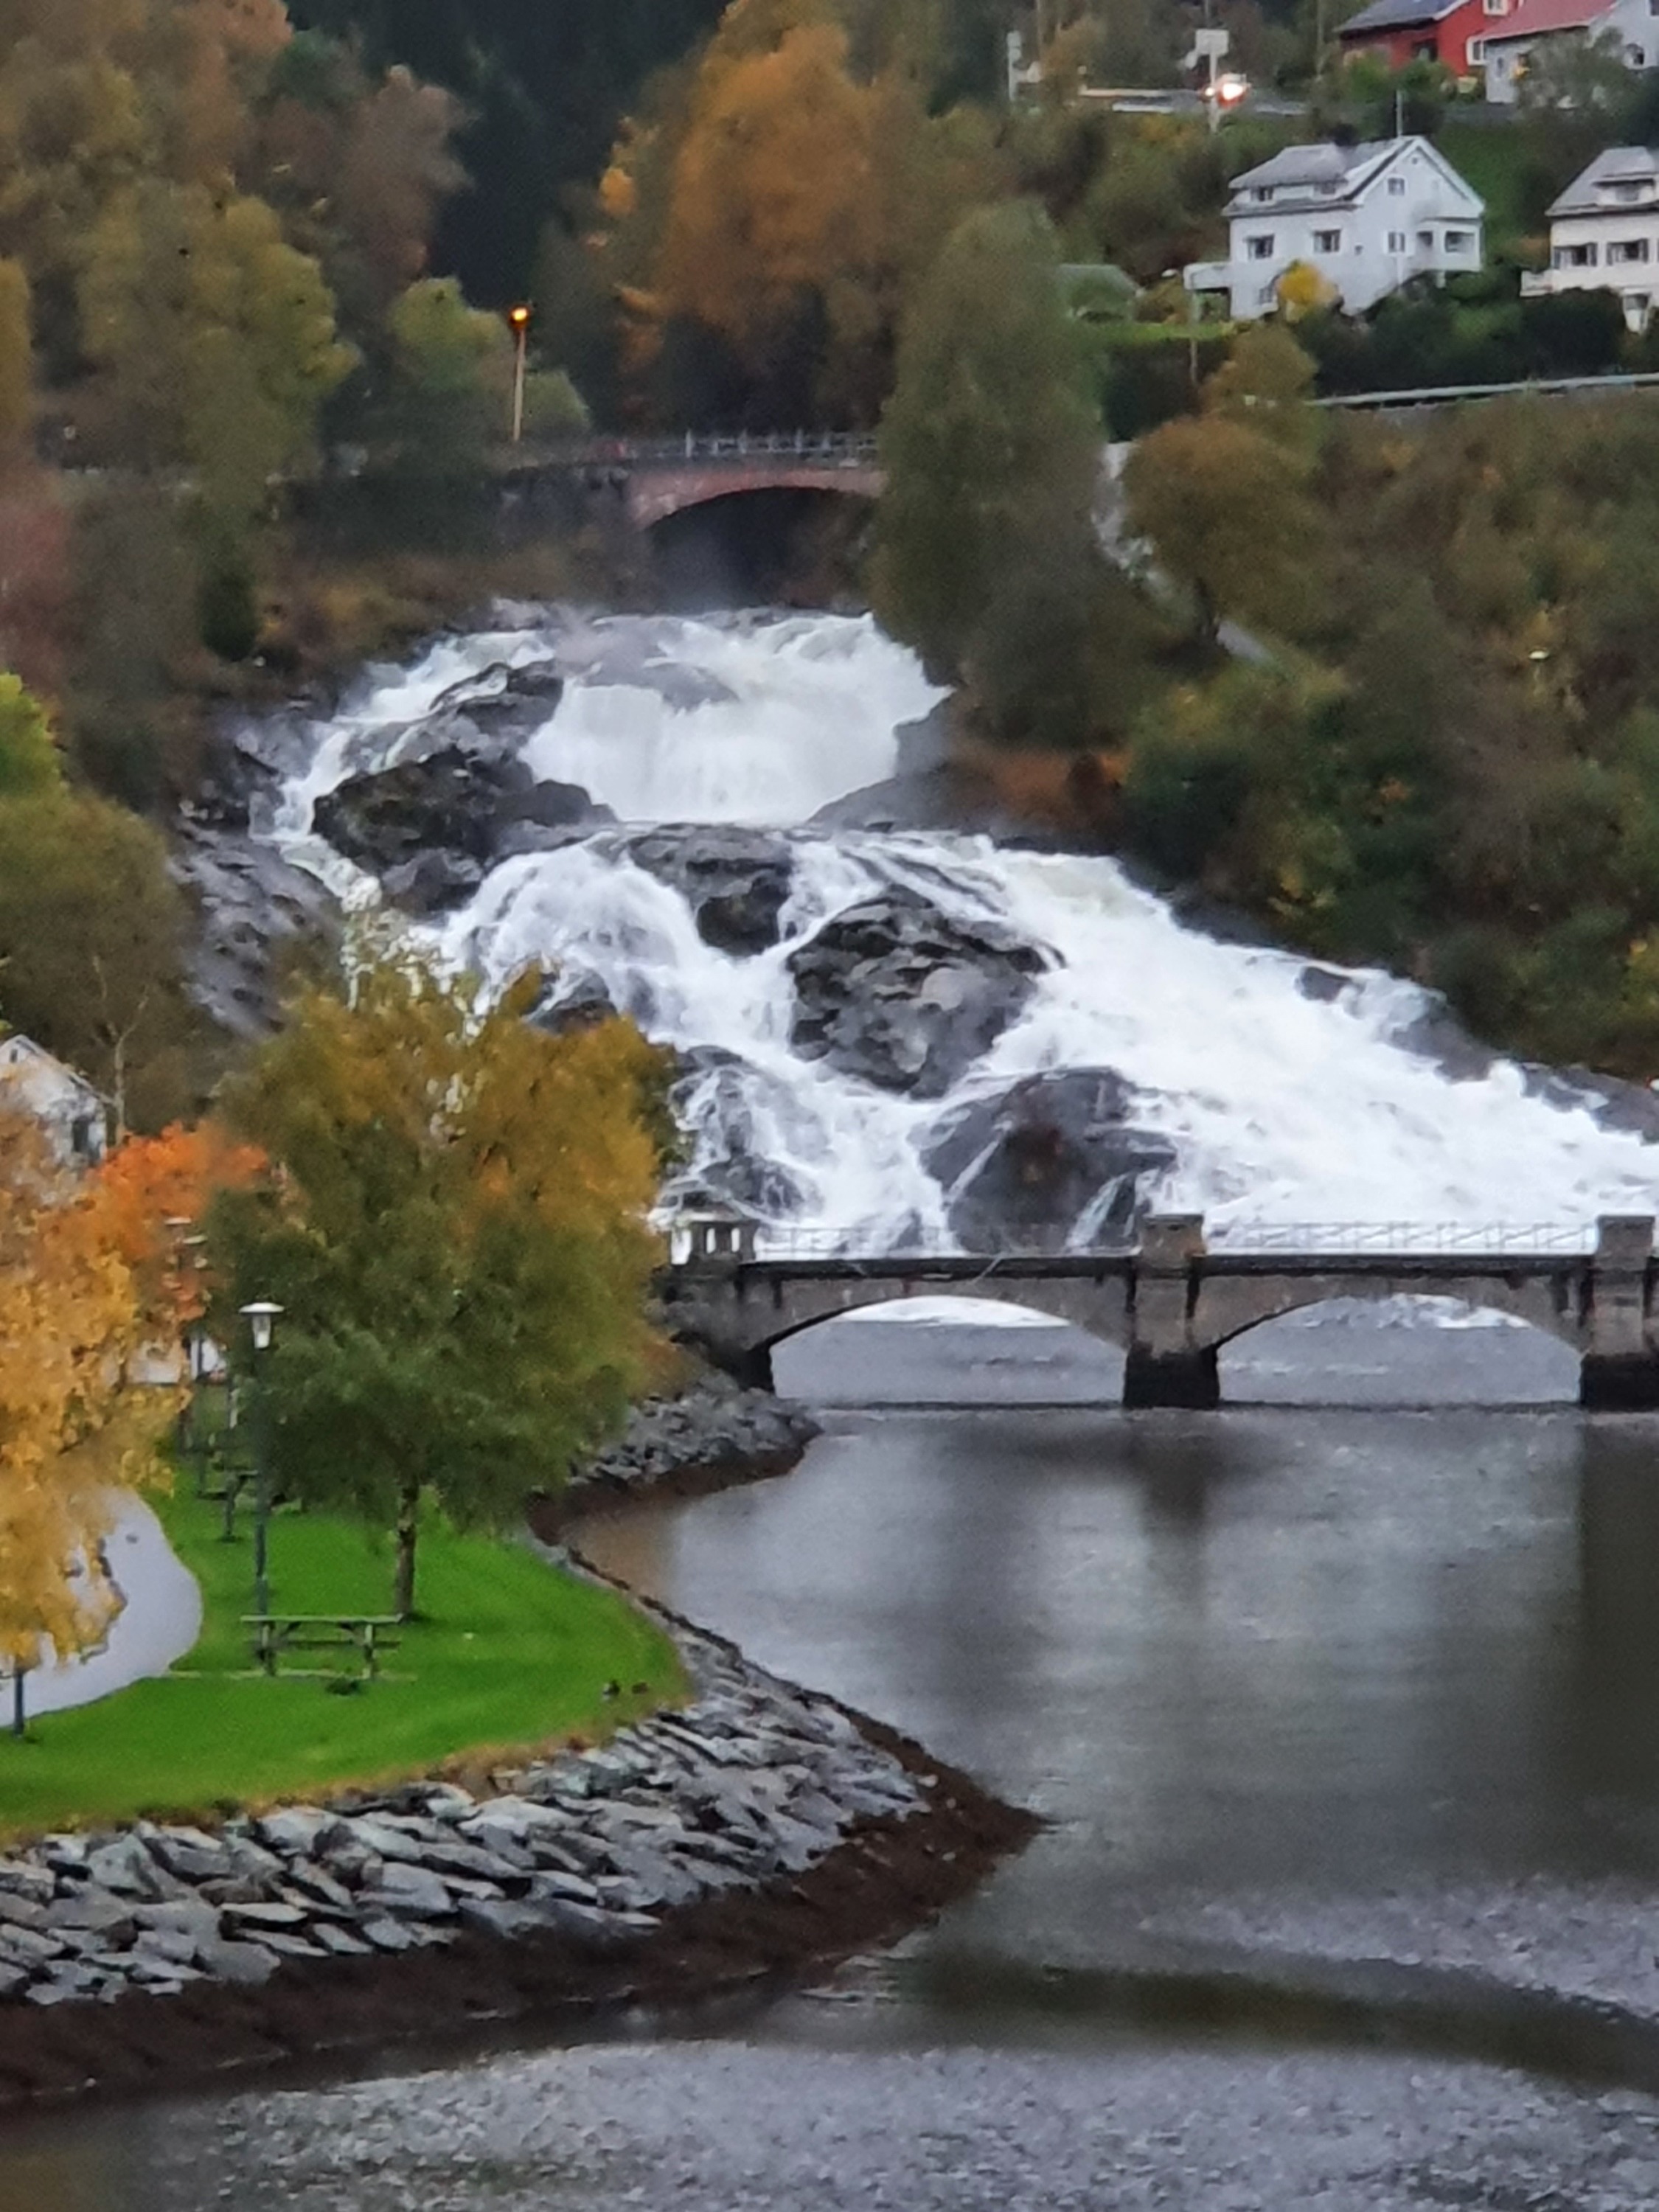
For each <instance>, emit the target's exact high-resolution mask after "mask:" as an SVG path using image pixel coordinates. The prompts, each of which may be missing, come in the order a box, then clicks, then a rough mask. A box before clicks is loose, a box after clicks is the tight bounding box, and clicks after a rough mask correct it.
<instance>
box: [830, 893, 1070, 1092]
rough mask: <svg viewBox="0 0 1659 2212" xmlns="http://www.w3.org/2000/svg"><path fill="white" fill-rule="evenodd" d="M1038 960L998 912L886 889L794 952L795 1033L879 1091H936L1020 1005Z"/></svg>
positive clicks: (957, 1075) (1038, 969) (954, 1078)
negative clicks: (965, 912) (965, 911)
mask: <svg viewBox="0 0 1659 2212" xmlns="http://www.w3.org/2000/svg"><path fill="white" fill-rule="evenodd" d="M1045 964H1046V963H1045V960H1044V957H1043V955H1042V953H1041V952H1040V951H1038V950H1037V948H1036V946H1035V945H1028V944H1027V943H1026V942H1025V940H1024V939H1023V938H1021V937H1019V936H1018V935H1017V934H1016V933H1015V932H1014V931H1012V929H1009V928H1007V927H1005V926H1004V925H1003V924H1002V923H1000V922H996V921H957V920H956V919H955V918H953V917H952V916H951V915H945V914H944V913H942V912H941V911H940V909H939V908H938V907H936V906H934V905H933V903H932V902H931V901H930V900H927V899H925V898H923V897H922V896H921V894H920V893H919V892H916V891H912V890H888V891H884V892H882V893H881V894H880V895H879V896H877V897H874V898H870V899H866V900H864V901H862V902H860V904H859V905H857V906H851V907H848V908H845V909H844V910H843V911H842V913H840V914H838V915H835V916H834V918H833V919H832V920H830V921H826V922H825V923H824V925H823V927H822V928H821V929H820V930H818V931H817V933H816V934H815V935H814V936H812V937H811V938H809V939H807V941H806V942H805V944H804V945H800V946H799V947H798V948H797V949H796V950H795V951H793V952H792V953H791V954H790V956H789V972H790V974H791V975H792V976H793V979H794V985H795V1000H796V1005H795V1015H794V1021H793V1026H792V1028H791V1030H790V1038H791V1042H793V1045H794V1048H795V1049H796V1051H797V1052H799V1053H800V1054H802V1055H803V1056H804V1057H805V1058H806V1059H808V1060H828V1061H829V1064H830V1065H831V1066H833V1067H836V1068H838V1069H839V1070H840V1071H841V1073H842V1074H843V1075H851V1076H855V1077H857V1078H859V1079H860V1080H861V1081H863V1082H866V1083H872V1084H874V1085H876V1086H877V1087H878V1089H880V1090H884V1091H906V1092H908V1094H909V1095H910V1096H911V1097H915V1098H942V1097H944V1096H945V1092H946V1091H949V1090H951V1088H952V1086H953V1085H955V1084H957V1082H959V1081H960V1079H962V1077H963V1075H964V1074H966V1073H967V1071H968V1070H969V1068H970V1067H971V1066H973V1064H974V1062H975V1060H977V1059H978V1058H979V1057H980V1055H981V1053H983V1052H985V1051H986V1050H987V1048H989V1047H990V1046H991V1045H993V1044H994V1042H996V1040H997V1038H998V1037H999V1036H1001V1034H1002V1032H1003V1030H1006V1028H1007V1027H1008V1025H1009V1024H1010V1023H1011V1022H1012V1021H1013V1020H1015V1019H1016V1018H1017V1017H1018V1015H1019V1013H1020V1012H1022V1010H1023V1009H1024V1006H1025V1002H1026V1000H1028V999H1029V998H1030V995H1031V993H1032V991H1033V990H1034V989H1035V987H1036V978H1037V976H1038V975H1040V974H1041V973H1042V969H1043V968H1044V966H1045Z"/></svg>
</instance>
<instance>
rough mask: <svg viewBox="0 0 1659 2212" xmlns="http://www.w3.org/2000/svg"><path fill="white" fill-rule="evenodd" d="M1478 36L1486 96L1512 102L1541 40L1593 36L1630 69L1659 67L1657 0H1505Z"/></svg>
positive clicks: (1552, 42) (1502, 103)
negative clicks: (1483, 33)
mask: <svg viewBox="0 0 1659 2212" xmlns="http://www.w3.org/2000/svg"><path fill="white" fill-rule="evenodd" d="M1505 6H1506V13H1505V14H1504V16H1503V17H1502V19H1501V20H1500V21H1497V22H1494V23H1493V24H1492V27H1491V29H1490V30H1489V31H1488V32H1487V33H1486V37H1485V38H1484V39H1483V40H1481V41H1480V56H1479V58H1480V63H1481V65H1482V67H1483V68H1484V69H1485V70H1486V98H1487V99H1488V100H1492V101H1493V102H1494V103H1495V104H1496V105H1497V106H1500V107H1503V106H1512V105H1513V104H1514V102H1515V101H1516V100H1518V99H1519V98H1520V96H1521V87H1522V83H1523V82H1524V81H1525V79H1526V76H1527V72H1528V69H1529V68H1530V67H1531V66H1532V64H1533V61H1534V57H1535V56H1536V54H1537V52H1538V50H1539V48H1540V47H1541V46H1552V45H1555V44H1557V43H1559V42H1560V41H1562V40H1571V39H1589V40H1595V44H1596V45H1597V46H1600V47H1601V48H1602V50H1603V51H1604V52H1606V53H1607V56H1608V57H1609V58H1610V59H1612V60H1614V61H1620V62H1623V64H1625V67H1626V69H1629V70H1650V69H1659V0H1512V4H1510V0H1505Z"/></svg>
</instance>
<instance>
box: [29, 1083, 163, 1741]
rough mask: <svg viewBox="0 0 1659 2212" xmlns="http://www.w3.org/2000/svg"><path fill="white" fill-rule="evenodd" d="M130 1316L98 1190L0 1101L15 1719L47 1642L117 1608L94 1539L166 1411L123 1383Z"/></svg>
mask: <svg viewBox="0 0 1659 2212" xmlns="http://www.w3.org/2000/svg"><path fill="white" fill-rule="evenodd" d="M138 1328H139V1300H138V1296H137V1285H136V1284H135V1281H134V1278H133V1274H132V1272H131V1269H130V1268H129V1267H128V1266H127V1264H126V1262H125V1260H124V1259H123V1258H122V1257H121V1255H120V1253H119V1251H118V1249H116V1246H115V1243H114V1242H113V1241H112V1237H111V1236H110V1234H109V1224H108V1219H107V1215H106V1208H105V1206H104V1203H103V1200H102V1197H101V1194H100V1191H99V1189H98V1188H97V1187H96V1186H95V1185H94V1184H90V1183H86V1184H82V1183H78V1182H76V1180H75V1179H74V1178H73V1177H72V1176H70V1174H69V1173H68V1171H67V1170H65V1169H64V1168H63V1167H62V1166H61V1165H60V1164H59V1163H58V1160H57V1159H56V1158H55V1157H54V1155H53V1154H52V1152H51V1150H50V1149H49V1147H48V1146H47V1144H46V1139H45V1138H44V1137H43V1135H42V1133H41V1132H40V1128H39V1127H38V1126H37V1125H36V1124H35V1122H34V1121H33V1120H32V1119H30V1118H29V1117H28V1116H27V1115H21V1114H17V1113H15V1112H4V1113H0V1662H3V1664H4V1666H5V1667H6V1668H7V1669H9V1671H10V1672H11V1674H13V1676H14V1679H15V1682H16V1685H17V1690H16V1697H15V1705H14V1725H15V1726H17V1727H19V1728H21V1723H22V1688H21V1686H22V1676H23V1674H24V1672H25V1671H26V1670H27V1669H28V1668H32V1667H34V1666H37V1665H39V1664H40V1662H41V1659H42V1657H43V1656H45V1650H46V1643H47V1640H48V1639H50V1642H51V1645H52V1650H53V1651H54V1652H55V1653H56V1654H57V1656H58V1657H60V1658H61V1657H63V1656H65V1655H67V1654H69V1653H70V1652H74V1651H79V1650H84V1649H85V1648H86V1646H87V1645H88V1644H91V1643H93V1642H95V1641H96V1640H97V1638H99V1637H100V1635H101V1634H102V1632H103V1631H104V1629H105V1627H106V1625H107V1623H108V1620H109V1618H110V1615H111V1613H112V1610H113V1607H114V1604H115V1594H114V1591H113V1589H112V1586H111V1583H110V1578H109V1575H108V1572H107V1571H106V1567H105V1565H104V1562H103V1559H102V1557H101V1555H100V1550H99V1542H100V1538H101V1537H102V1535H103V1534H104V1533H105V1531H106V1528H107V1527H108V1525H109V1522H110V1519H111V1510H112V1493H113V1492H114V1490H115V1488H116V1487H117V1486H118V1485H120V1484H121V1483H123V1482H125V1481H130V1480H134V1479H137V1478H139V1477H141V1476H142V1475H143V1472H144V1470H145V1465H146V1454H145V1451H144V1445H145V1443H146V1442H147V1441H149V1440H152V1439H153V1435H154V1427H155V1424H156V1423H157V1422H158V1420H159V1419H164V1418H165V1415H166V1413H167V1410H168V1408H167V1406H166V1405H165V1404H163V1403H161V1401H160V1399H159V1396H158V1394H147V1395H146V1396H144V1397H142V1398H141V1397H139V1396H138V1395H136V1394H135V1395H126V1394H125V1391H124V1387H123V1386H124V1383H125V1370H126V1363H127V1360H128V1358H129V1357H130V1355H131V1352H132V1351H133V1349H134V1346H135V1343H136V1340H137V1332H138Z"/></svg>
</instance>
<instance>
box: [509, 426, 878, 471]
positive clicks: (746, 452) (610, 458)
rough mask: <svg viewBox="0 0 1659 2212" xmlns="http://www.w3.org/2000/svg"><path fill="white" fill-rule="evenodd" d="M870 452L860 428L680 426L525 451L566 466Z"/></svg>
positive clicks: (871, 442) (839, 459)
mask: <svg viewBox="0 0 1659 2212" xmlns="http://www.w3.org/2000/svg"><path fill="white" fill-rule="evenodd" d="M875 458H876V441H875V439H874V438H873V437H872V435H870V433H869V432H868V431H864V430H719V431H702V430H686V431H683V432H681V433H679V434H678V435H675V436H672V437H666V438H568V439H562V440H560V441H558V442H557V443H549V444H547V445H543V446H538V447H535V448H534V449H533V452H527V453H526V460H528V461H530V462H532V464H534V465H542V466H546V465H549V464H552V465H559V466H563V467H568V468H605V467H614V468H640V467H651V466H653V465H655V466H657V467H663V466H666V465H671V464H672V463H675V462H679V463H682V464H684V463H685V462H688V461H691V462H696V461H714V462H722V461H725V462H731V463H732V464H734V465H736V464H741V463H743V462H745V461H765V460H775V461H781V460H793V461H803V462H806V463H809V464H810V463H811V462H814V461H824V462H831V463H834V464H835V465H836V466H850V465H854V464H857V463H861V462H869V461H873V460H874V459H875Z"/></svg>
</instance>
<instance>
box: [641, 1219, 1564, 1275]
mask: <svg viewBox="0 0 1659 2212" xmlns="http://www.w3.org/2000/svg"><path fill="white" fill-rule="evenodd" d="M678 1226H679V1225H670V1235H671V1237H672V1236H673V1234H674V1231H675V1230H676V1228H678ZM1595 1238H1596V1230H1595V1223H1594V1222H1593V1221H1592V1222H1571V1221H1519V1222H1517V1221H1499V1222H1490V1221H1488V1222H1462V1221H1267V1220H1243V1221H1235V1222H1231V1223H1219V1222H1218V1223H1214V1224H1212V1225H1209V1227H1208V1230H1207V1239H1208V1241H1207V1246H1206V1249H1207V1250H1208V1252H1209V1253H1210V1254H1212V1255H1214V1256H1215V1257H1217V1258H1222V1257H1227V1256H1231V1255H1238V1256H1241V1257H1249V1256H1253V1255H1257V1254H1261V1255H1272V1254H1274V1253H1303V1254H1310V1253H1330V1254H1332V1255H1341V1254H1354V1255H1359V1254H1385V1255H1386V1254H1392V1253H1400V1254H1411V1255H1421V1256H1433V1255H1437V1254H1441V1255H1447V1256H1451V1257H1455V1256H1456V1255H1459V1254H1465V1253H1467V1254H1476V1255H1510V1254H1513V1255H1516V1256H1517V1257H1523V1256H1524V1257H1537V1256H1540V1255H1554V1254H1559V1255H1563V1256H1565V1257H1571V1256H1574V1255H1587V1254H1589V1253H1590V1252H1593V1251H1594V1250H1595ZM1137 1249H1139V1246H1138V1242H1137V1241H1136V1240H1134V1239H1126V1240H1123V1241H1121V1242H1118V1243H1099V1244H1090V1245H1087V1246H1083V1247H1073V1246H1069V1245H1068V1246H1063V1247H1061V1248H1060V1249H1058V1250H1056V1249H1055V1248H1054V1246H1053V1245H1051V1244H1047V1243H1043V1244H1039V1243H1035V1242H1033V1243H1019V1242H1018V1241H1017V1240H1012V1239H1011V1240H1010V1241H1009V1242H1008V1243H1005V1244H1001V1245H999V1246H998V1247H997V1249H995V1250H994V1251H986V1250H982V1249H981V1250H979V1251H969V1250H968V1249H966V1248H965V1247H964V1246H963V1243H961V1241H960V1239H959V1238H957V1237H953V1236H952V1235H951V1232H950V1231H948V1230H945V1229H933V1230H927V1231H921V1232H919V1233H918V1232H912V1233H911V1234H910V1235H908V1236H905V1237H901V1238H899V1239H897V1240H896V1241H895V1242H894V1243H890V1244H887V1245H882V1244H880V1243H878V1238H877V1237H876V1236H875V1235H874V1234H873V1233H872V1231H871V1230H870V1229H869V1228H868V1226H865V1227H857V1226H849V1227H847V1228H842V1229H837V1228H829V1227H823V1226H813V1227H800V1226H793V1225H777V1226H766V1225H759V1224H757V1236H756V1247H755V1255H754V1256H755V1258H756V1259H757V1261H775V1262H782V1263H786V1264H787V1262H789V1261H798V1262H810V1261H815V1260H817V1261H829V1260H840V1261H864V1262H869V1261H884V1262H890V1261H904V1260H917V1261H927V1260H957V1261H979V1262H980V1263H981V1265H983V1266H984V1267H987V1269H988V1268H994V1267H996V1265H997V1264H998V1262H999V1261H1003V1260H1035V1259H1067V1260H1079V1259H1091V1258H1095V1257H1099V1258H1102V1259H1112V1258H1121V1257H1124V1256H1126V1255H1130V1254H1133V1252H1135V1251H1136V1250H1137ZM676 1256H677V1258H678V1256H680V1255H678V1253H677V1255H676Z"/></svg>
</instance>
